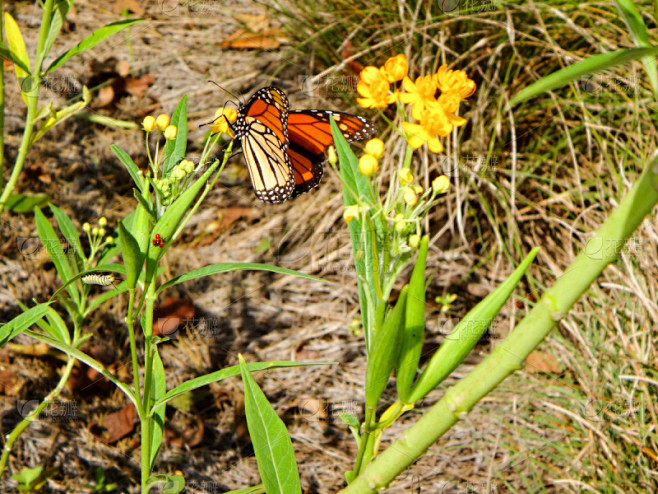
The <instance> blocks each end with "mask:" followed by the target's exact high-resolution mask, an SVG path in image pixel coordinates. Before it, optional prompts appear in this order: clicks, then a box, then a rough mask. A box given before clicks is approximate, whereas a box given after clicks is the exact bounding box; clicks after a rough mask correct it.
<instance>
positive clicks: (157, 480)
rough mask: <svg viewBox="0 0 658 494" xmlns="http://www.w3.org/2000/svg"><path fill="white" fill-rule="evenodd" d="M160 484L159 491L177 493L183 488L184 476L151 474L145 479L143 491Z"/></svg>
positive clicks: (169, 493)
mask: <svg viewBox="0 0 658 494" xmlns="http://www.w3.org/2000/svg"><path fill="white" fill-rule="evenodd" d="M156 485H160V489H161V490H160V492H162V493H164V494H178V493H179V492H182V491H183V489H185V477H183V476H182V475H179V474H175V475H162V474H158V475H151V476H150V477H149V478H148V480H147V481H146V486H145V489H146V490H145V491H144V492H151V488H152V487H155V486H156Z"/></svg>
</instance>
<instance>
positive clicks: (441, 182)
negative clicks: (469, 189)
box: [432, 175, 450, 194]
mask: <svg viewBox="0 0 658 494" xmlns="http://www.w3.org/2000/svg"><path fill="white" fill-rule="evenodd" d="M449 188H450V180H448V177H446V176H445V175H441V176H440V177H436V178H435V179H434V180H432V190H433V191H434V193H435V194H444V193H445V192H448V189H449Z"/></svg>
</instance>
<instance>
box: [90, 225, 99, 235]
mask: <svg viewBox="0 0 658 494" xmlns="http://www.w3.org/2000/svg"><path fill="white" fill-rule="evenodd" d="M91 236H92V237H98V228H96V227H94V228H92V229H91Z"/></svg>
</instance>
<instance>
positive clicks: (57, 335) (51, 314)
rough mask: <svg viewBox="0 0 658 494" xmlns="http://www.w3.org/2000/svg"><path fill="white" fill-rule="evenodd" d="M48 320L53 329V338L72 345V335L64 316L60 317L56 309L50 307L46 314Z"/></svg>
mask: <svg viewBox="0 0 658 494" xmlns="http://www.w3.org/2000/svg"><path fill="white" fill-rule="evenodd" d="M46 319H48V322H49V323H50V327H51V328H52V331H51V333H52V334H51V336H52V337H53V338H54V339H56V340H61V341H63V342H65V343H69V344H70V343H71V333H69V328H68V327H66V323H65V322H64V319H62V316H60V315H59V314H58V313H57V311H56V310H55V309H53V308H52V307H48V312H46Z"/></svg>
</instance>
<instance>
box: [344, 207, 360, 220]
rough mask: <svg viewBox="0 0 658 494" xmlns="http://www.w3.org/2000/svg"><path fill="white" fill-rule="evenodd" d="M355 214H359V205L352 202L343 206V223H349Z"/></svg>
mask: <svg viewBox="0 0 658 494" xmlns="http://www.w3.org/2000/svg"><path fill="white" fill-rule="evenodd" d="M357 216H359V206H357V205H356V204H353V205H352V206H348V207H347V208H345V212H344V213H343V219H344V220H345V223H349V222H350V221H352V220H353V219H354V218H356V217H357Z"/></svg>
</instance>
